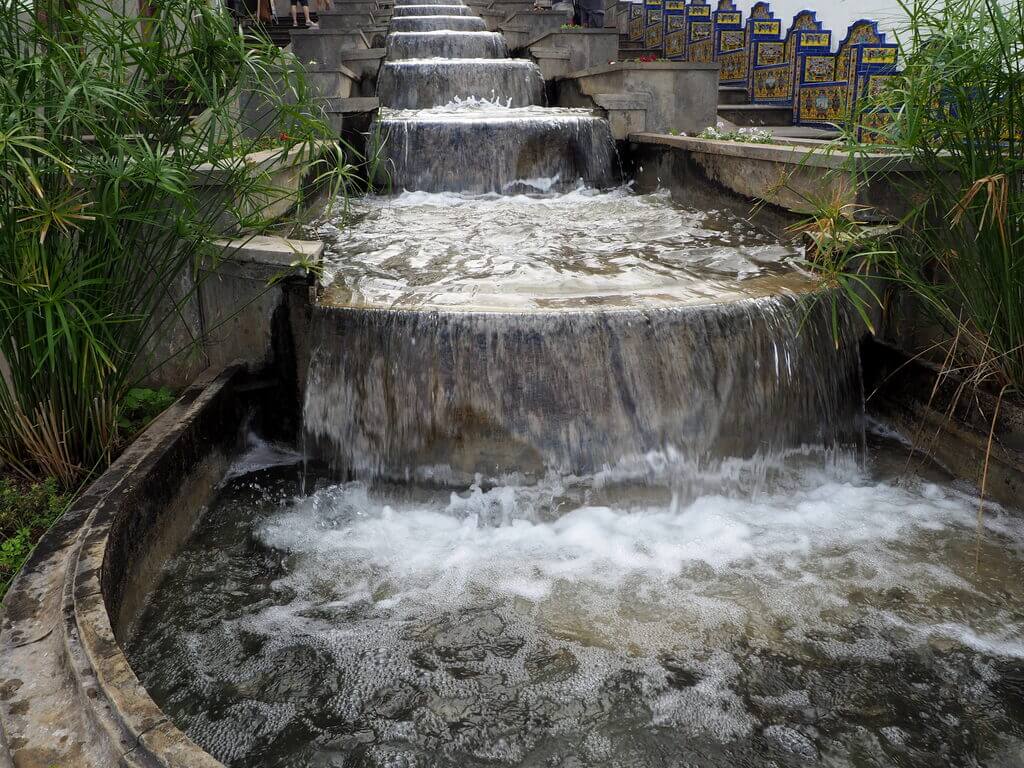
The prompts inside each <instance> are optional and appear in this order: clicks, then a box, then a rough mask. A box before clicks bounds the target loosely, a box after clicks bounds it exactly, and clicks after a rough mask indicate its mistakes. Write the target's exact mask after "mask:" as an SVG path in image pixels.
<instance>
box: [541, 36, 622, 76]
mask: <svg viewBox="0 0 1024 768" xmlns="http://www.w3.org/2000/svg"><path fill="white" fill-rule="evenodd" d="M559 50H560V51H565V52H566V53H567V54H568V59H567V60H566V61H567V64H566V67H567V69H566V71H565V72H564V73H563V74H562V75H558V76H564V75H568V74H571V73H573V72H578V71H580V70H583V69H590V68H592V67H597V66H600V65H602V64H607V63H608V62H609V61H615V60H616V59H617V58H618V57H619V35H618V33H617V32H616V31H615V30H613V29H612V30H604V29H559V30H558V31H556V32H549V33H547V34H544V35H542V36H541V37H540V38H538V39H537V40H535V41H533V42H532V43H530V45H529V51H530V56H531V57H533V58H534V59H535V60H536V61H537V63H538V65H540V63H541V61H540V59H541V58H542V54H544V53H548V52H550V51H559ZM535 51H537V52H538V53H535ZM548 55H549V56H550V54H548ZM541 72H544V67H543V66H541ZM544 79H545V80H549V79H553V78H549V77H548V74H547V72H544Z"/></svg>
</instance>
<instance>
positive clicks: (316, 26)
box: [307, 21, 320, 29]
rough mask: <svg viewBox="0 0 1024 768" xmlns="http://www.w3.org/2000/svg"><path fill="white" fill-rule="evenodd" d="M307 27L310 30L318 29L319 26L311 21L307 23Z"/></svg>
mask: <svg viewBox="0 0 1024 768" xmlns="http://www.w3.org/2000/svg"><path fill="white" fill-rule="evenodd" d="M307 26H308V27H309V28H310V29H320V25H319V24H317V23H316V22H315V21H311V22H309V24H308V25H307Z"/></svg>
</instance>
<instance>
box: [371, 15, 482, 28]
mask: <svg viewBox="0 0 1024 768" xmlns="http://www.w3.org/2000/svg"><path fill="white" fill-rule="evenodd" d="M391 31H392V32H442V31H452V32H457V31H458V32H486V31H487V26H486V25H485V24H484V20H483V19H481V18H480V17H479V16H400V17H396V18H394V19H392V20H391Z"/></svg>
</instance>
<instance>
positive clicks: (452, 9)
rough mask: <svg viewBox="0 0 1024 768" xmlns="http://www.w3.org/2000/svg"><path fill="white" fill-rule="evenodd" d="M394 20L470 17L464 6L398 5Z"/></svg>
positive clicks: (467, 9) (470, 14)
mask: <svg viewBox="0 0 1024 768" xmlns="http://www.w3.org/2000/svg"><path fill="white" fill-rule="evenodd" d="M394 15H395V18H400V17H403V16H439V15H440V16H472V15H473V13H472V12H471V11H470V9H469V8H467V7H466V6H464V5H400V6H398V7H397V8H395V14H394Z"/></svg>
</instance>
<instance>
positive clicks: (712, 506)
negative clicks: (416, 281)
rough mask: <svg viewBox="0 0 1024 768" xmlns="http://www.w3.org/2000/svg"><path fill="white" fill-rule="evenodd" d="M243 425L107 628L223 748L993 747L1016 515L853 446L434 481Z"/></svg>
mask: <svg viewBox="0 0 1024 768" xmlns="http://www.w3.org/2000/svg"><path fill="white" fill-rule="evenodd" d="M296 459H297V457H296V456H295V455H294V454H289V453H287V452H280V451H275V450H273V449H271V448H269V447H267V446H262V445H257V446H255V447H254V449H253V451H252V452H251V453H250V454H249V455H248V456H247V457H245V458H244V459H242V460H241V461H240V462H239V463H238V464H237V465H236V468H235V472H234V474H233V475H232V477H231V479H230V480H229V481H228V482H227V483H226V484H225V486H224V487H223V489H222V491H221V493H220V495H219V497H218V499H217V500H216V502H215V503H214V504H213V505H212V506H211V508H210V509H209V511H208V512H207V513H206V515H205V516H204V518H203V519H202V522H201V523H200V525H199V527H198V529H197V530H196V531H195V534H194V536H193V537H192V539H191V540H190V542H189V543H188V545H187V546H186V547H185V548H184V550H183V551H182V552H181V553H180V554H179V555H178V556H177V557H176V558H174V559H173V560H172V561H171V562H170V564H169V565H168V567H167V569H166V574H165V579H164V581H163V583H162V585H161V586H160V588H159V589H158V590H157V591H156V593H155V594H154V595H153V597H152V601H151V603H150V605H149V606H148V608H147V610H146V612H145V613H144V615H143V616H142V618H141V620H140V621H139V623H138V626H137V627H136V628H135V631H134V634H133V637H132V639H131V641H130V643H129V646H128V653H129V657H130V659H131V660H132V664H133V666H134V668H135V669H136V671H137V672H138V674H139V676H140V678H141V679H142V680H143V682H144V684H145V685H146V686H147V688H148V689H149V691H150V692H151V693H152V695H153V696H154V698H155V699H156V701H157V702H158V703H159V704H160V705H161V707H162V708H163V709H164V711H165V712H167V713H168V714H169V716H171V717H172V718H173V720H174V721H175V722H176V723H177V724H178V725H179V726H180V727H182V728H183V729H184V730H185V731H186V732H187V733H188V734H189V735H190V736H191V737H192V738H193V739H194V740H195V741H197V742H198V743H199V744H200V745H202V746H203V747H204V748H206V749H207V750H209V751H210V752H211V753H213V754H214V755H215V756H216V757H218V758H219V759H221V760H223V761H224V762H226V763H227V764H228V765H230V766H235V767H241V766H253V767H255V766H263V767H266V766H701V767H702V768H709V767H713V766H723V767H724V766H729V767H730V768H734V767H736V766H751V767H757V768H762V767H763V768H769V767H775V768H779V767H783V766H785V767H788V766H804V765H810V764H814V765H828V766H842V767H851V768H852V767H854V766H856V767H858V768H860V767H864V768H867V767H868V766H938V765H942V766H977V765H985V766H1007V768H1009V766H1020V765H1021V764H1024V639H1022V637H1024V634H1022V629H1024V523H1022V521H1021V519H1019V518H1018V517H1015V516H1014V515H1013V514H1011V513H1009V512H1008V511H1005V510H1002V509H1000V508H998V507H988V506H987V507H986V509H985V513H984V515H983V517H982V518H981V524H980V526H979V522H978V520H979V518H978V501H977V499H976V498H974V497H973V496H971V495H970V494H969V493H966V492H965V491H963V490H962V489H960V488H958V487H957V486H956V485H954V484H952V483H951V482H949V480H948V479H947V478H946V476H945V475H944V473H942V472H941V471H940V470H938V469H935V468H931V467H920V466H918V465H917V463H916V461H913V460H909V459H908V456H907V454H906V452H905V449H904V447H903V445H902V444H901V443H900V442H899V441H897V440H895V439H894V438H893V437H892V436H891V435H887V434H885V433H884V430H881V429H879V428H877V427H876V428H875V429H874V430H873V432H872V434H871V437H870V439H869V449H868V455H867V458H866V461H859V460H857V459H855V458H854V457H852V456H820V455H815V454H814V453H813V452H807V453H804V454H801V453H795V454H792V455H790V456H787V457H784V458H777V459H774V460H771V461H768V460H763V459H761V460H748V461H742V462H741V461H735V462H729V461H726V462H723V463H721V464H720V465H719V466H717V467H716V468H715V469H714V470H711V469H706V468H705V469H702V468H701V467H696V466H693V465H690V464H688V463H687V462H685V461H683V460H682V459H680V458H679V457H677V456H675V455H674V454H673V453H672V452H670V451H669V452H666V453H659V454H652V455H649V456H647V457H644V458H643V459H639V460H636V461H633V462H632V463H630V464H626V465H622V466H618V467H612V468H609V469H607V470H606V471H604V472H601V473H599V474H598V475H594V476H590V477H547V478H545V479H544V480H542V481H541V482H538V483H535V484H531V485H523V484H521V483H518V482H516V481H515V479H514V478H509V479H508V480H507V482H505V483H502V484H499V485H496V486H493V487H479V486H476V485H471V486H469V487H462V488H439V487H430V486H426V485H418V486H394V485H374V486H370V485H366V484H362V483H347V484H333V483H329V482H325V481H321V482H316V481H313V480H309V479H307V481H306V487H305V489H304V490H303V487H302V483H301V482H300V470H299V468H298V466H297V465H296V464H295V461H296Z"/></svg>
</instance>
